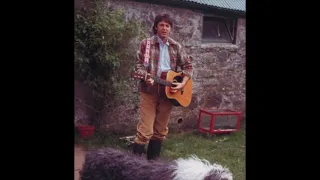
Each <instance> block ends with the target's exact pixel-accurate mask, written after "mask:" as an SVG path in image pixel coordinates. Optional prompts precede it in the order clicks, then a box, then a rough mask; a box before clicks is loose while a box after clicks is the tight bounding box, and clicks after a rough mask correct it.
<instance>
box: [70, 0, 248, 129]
mask: <svg viewBox="0 0 320 180" xmlns="http://www.w3.org/2000/svg"><path fill="white" fill-rule="evenodd" d="M110 2H111V4H112V6H114V7H115V8H122V9H124V11H125V12H126V18H139V19H141V20H143V24H144V25H145V26H146V27H147V29H148V31H147V32H146V33H147V34H148V35H149V36H151V35H152V25H153V21H154V18H155V16H156V15H157V14H159V13H168V14H170V15H171V16H172V17H173V18H174V26H173V30H172V35H171V37H172V38H173V39H175V40H177V41H178V42H180V43H181V45H183V46H184V47H185V50H186V52H187V53H188V54H190V55H191V56H192V63H193V67H194V71H195V73H194V77H193V81H194V87H193V100H192V103H191V104H190V106H189V107H188V108H181V107H175V108H174V110H173V112H172V116H171V122H170V123H171V124H172V125H171V128H173V129H174V128H175V127H178V126H179V127H180V126H181V127H194V126H196V120H197V118H198V112H199V109H200V108H211V107H217V108H229V109H235V110H240V111H242V113H243V116H244V117H245V110H246V106H245V104H246V101H245V99H246V96H245V94H246V91H245V90H246V88H245V87H246V83H245V82H246V81H245V79H246V71H245V70H246V65H245V64H246V63H245V62H246V37H245V33H246V20H245V5H246V4H245V3H246V1H245V0H220V1H215V0H211V1H208V0H206V1H205V0H161V1H160V0H130V1H129V0H112V1H110ZM75 5H76V7H78V6H79V3H77V0H76V2H75ZM80 86H82V85H79V84H78V85H76V87H75V88H76V89H75V91H76V92H75V95H76V96H77V95H79V94H80V93H81V92H80V91H81V87H80ZM79 106H81V105H79ZM80 109H81V108H80ZM83 111H86V109H85V108H83ZM137 111H138V110H137ZM124 112H126V111H124ZM132 112H133V111H132V110H129V111H128V114H125V113H124V116H123V117H125V116H128V118H131V121H130V122H132V124H128V123H127V124H125V125H126V127H127V126H130V127H131V128H129V129H135V123H136V121H137V118H138V115H137V116H135V120H133V121H132ZM78 114H79V113H78ZM80 114H81V113H80ZM84 114H90V113H89V112H88V113H84ZM135 114H138V112H137V113H135ZM179 119H180V121H181V120H183V123H182V124H180V125H178V123H177V122H178V121H179ZM125 121H126V120H125V119H122V120H121V121H119V120H117V123H113V124H114V127H113V126H112V125H108V127H110V128H111V129H119V130H120V129H123V127H124V125H123V124H122V125H121V122H125ZM126 122H128V121H126ZM111 124H112V123H111Z"/></svg>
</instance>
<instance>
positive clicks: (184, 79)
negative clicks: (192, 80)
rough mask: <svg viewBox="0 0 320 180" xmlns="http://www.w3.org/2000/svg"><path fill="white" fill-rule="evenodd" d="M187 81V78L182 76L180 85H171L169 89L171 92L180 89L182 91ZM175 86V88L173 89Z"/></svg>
mask: <svg viewBox="0 0 320 180" xmlns="http://www.w3.org/2000/svg"><path fill="white" fill-rule="evenodd" d="M188 80H189V77H187V76H184V77H183V80H182V82H181V83H174V82H173V83H172V85H173V86H172V87H171V89H172V90H180V89H182V88H183V87H184V86H185V85H186V83H187V82H188ZM174 86H175V87H174Z"/></svg>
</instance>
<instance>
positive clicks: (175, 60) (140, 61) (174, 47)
mask: <svg viewBox="0 0 320 180" xmlns="http://www.w3.org/2000/svg"><path fill="white" fill-rule="evenodd" d="M168 42H169V47H168V51H169V57H170V66H171V70H173V71H177V67H178V66H179V67H180V68H181V70H182V73H183V75H184V76H188V77H190V78H191V77H192V75H193V68H192V64H191V60H190V56H188V55H187V54H186V53H185V51H184V49H183V47H182V46H181V45H180V44H179V43H178V42H176V41H175V40H173V39H172V38H170V37H168ZM146 44H147V39H144V40H142V41H141V42H140V46H139V49H138V51H137V54H136V65H135V71H137V72H140V73H146V72H148V73H150V74H151V75H152V76H156V75H157V71H158V62H159V59H160V46H159V42H158V39H157V36H152V37H151V38H150V51H149V55H150V59H149V66H148V67H147V68H145V67H144V55H145V50H146ZM139 88H140V91H142V92H150V91H151V87H150V86H148V85H147V84H146V83H145V82H144V81H141V82H140V85H139Z"/></svg>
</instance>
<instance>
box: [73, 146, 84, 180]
mask: <svg viewBox="0 0 320 180" xmlns="http://www.w3.org/2000/svg"><path fill="white" fill-rule="evenodd" d="M84 156H85V151H84V150H83V148H81V146H79V145H75V146H74V180H79V171H80V169H81V167H82V163H83V162H84Z"/></svg>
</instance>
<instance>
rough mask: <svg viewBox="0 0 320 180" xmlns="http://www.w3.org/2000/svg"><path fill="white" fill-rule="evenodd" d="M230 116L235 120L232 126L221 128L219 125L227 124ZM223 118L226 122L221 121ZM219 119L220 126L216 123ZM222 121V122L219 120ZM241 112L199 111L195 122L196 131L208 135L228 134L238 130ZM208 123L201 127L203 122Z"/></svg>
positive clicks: (221, 110)
mask: <svg viewBox="0 0 320 180" xmlns="http://www.w3.org/2000/svg"><path fill="white" fill-rule="evenodd" d="M230 116H231V117H233V118H234V119H236V120H235V121H234V124H235V125H234V126H230V125H227V126H221V124H225V123H229V121H228V120H229V119H230ZM222 118H225V119H226V120H223V119H222ZM218 119H220V125H219V123H217V122H218V121H217V120H218ZM221 119H222V120H221ZM240 120H241V112H238V111H232V110H223V109H200V112H199V118H198V122H197V127H198V131H200V132H204V133H210V134H218V133H230V132H235V131H238V130H240ZM205 121H207V122H209V125H205V126H203V124H202V123H203V122H205Z"/></svg>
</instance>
